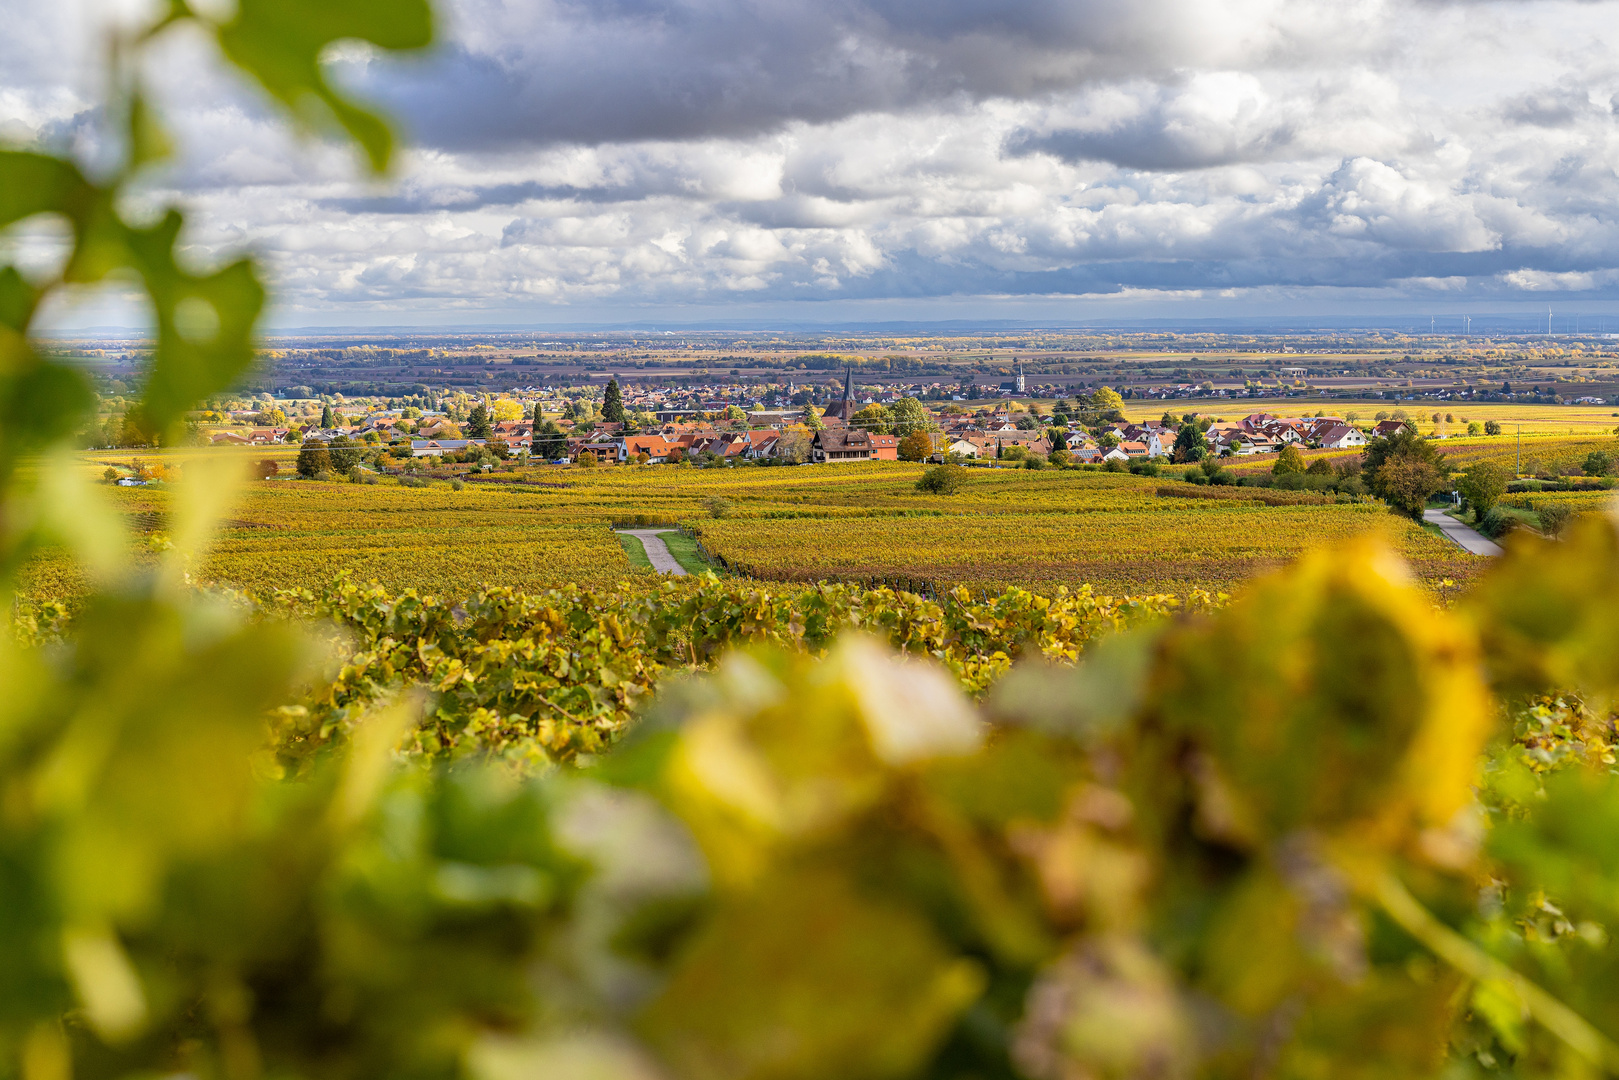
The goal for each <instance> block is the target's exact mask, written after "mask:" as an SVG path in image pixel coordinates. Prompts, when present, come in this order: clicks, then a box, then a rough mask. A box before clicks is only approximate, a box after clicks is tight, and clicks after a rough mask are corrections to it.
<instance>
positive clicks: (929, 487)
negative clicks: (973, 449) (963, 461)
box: [916, 465, 967, 495]
mask: <svg viewBox="0 0 1619 1080" xmlns="http://www.w3.org/2000/svg"><path fill="white" fill-rule="evenodd" d="M966 482H967V470H966V469H965V468H963V467H962V466H960V465H935V466H933V467H932V468H931V469H928V470H927V471H926V472H924V473H923V474H922V478H921V479H920V480H918V481H917V482H916V490H918V491H921V492H925V493H926V494H929V495H954V494H955V493H956V492H958V491H960V490H961V487H962V485H963V484H965V483H966Z"/></svg>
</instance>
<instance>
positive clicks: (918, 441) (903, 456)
mask: <svg viewBox="0 0 1619 1080" xmlns="http://www.w3.org/2000/svg"><path fill="white" fill-rule="evenodd" d="M932 453H933V436H932V435H931V434H929V433H928V432H926V431H913V432H911V433H910V434H909V435H907V436H905V437H904V438H903V439H901V440H900V441H899V459H900V460H901V461H926V460H927V459H928V457H929V456H930V455H931V454H932Z"/></svg>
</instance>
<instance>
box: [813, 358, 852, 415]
mask: <svg viewBox="0 0 1619 1080" xmlns="http://www.w3.org/2000/svg"><path fill="white" fill-rule="evenodd" d="M853 404H854V365H852V364H851V365H850V366H849V367H847V368H845V369H844V373H843V400H842V401H840V402H838V403H836V404H835V405H828V406H827V407H826V412H824V413H822V414H821V415H822V416H835V417H837V418H838V419H839V420H842V421H843V422H844V423H845V424H847V423H848V422H849V417H850V416H852V415H854V408H853Z"/></svg>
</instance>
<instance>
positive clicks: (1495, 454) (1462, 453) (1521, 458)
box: [1228, 434, 1619, 476]
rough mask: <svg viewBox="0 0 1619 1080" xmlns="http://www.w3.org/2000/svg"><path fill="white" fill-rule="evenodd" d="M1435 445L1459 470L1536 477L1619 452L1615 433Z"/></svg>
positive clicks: (1254, 463) (1251, 463)
mask: <svg viewBox="0 0 1619 1080" xmlns="http://www.w3.org/2000/svg"><path fill="white" fill-rule="evenodd" d="M1435 445H1436V446H1437V447H1438V449H1439V452H1440V453H1441V454H1443V455H1445V457H1446V458H1447V459H1449V460H1450V462H1451V464H1452V465H1453V467H1455V468H1457V469H1465V468H1466V467H1467V466H1468V465H1471V464H1473V463H1474V462H1477V461H1491V462H1494V463H1495V464H1497V465H1500V466H1502V467H1503V468H1505V469H1506V470H1507V471H1508V472H1512V471H1513V470H1514V469H1520V471H1521V472H1522V473H1523V475H1525V476H1533V475H1535V474H1536V473H1537V472H1540V471H1542V470H1545V471H1547V472H1551V473H1556V474H1559V475H1561V474H1565V473H1578V472H1579V471H1580V465H1581V464H1582V463H1583V462H1584V461H1585V459H1586V456H1587V455H1589V454H1590V453H1591V452H1592V451H1593V450H1601V451H1603V452H1605V453H1607V454H1610V455H1613V454H1619V437H1615V436H1614V435H1612V434H1595V435H1529V434H1525V435H1524V436H1523V439H1522V441H1521V443H1520V441H1519V439H1518V437H1517V436H1515V435H1463V436H1457V437H1454V438H1448V439H1443V440H1440V441H1439V442H1437V443H1436V444H1435ZM1302 453H1303V456H1304V460H1305V461H1307V462H1309V461H1314V460H1315V459H1316V458H1326V459H1327V460H1328V461H1333V460H1336V459H1339V458H1350V457H1355V456H1356V455H1358V454H1359V453H1360V450H1359V449H1358V448H1357V449H1354V450H1304V451H1302ZM1275 460H1276V459H1275V458H1274V457H1273V456H1271V455H1268V454H1264V455H1261V454H1256V455H1253V456H1252V457H1246V458H1236V459H1234V460H1231V461H1230V462H1229V466H1228V467H1229V468H1231V469H1232V470H1233V471H1234V472H1236V473H1238V474H1239V475H1240V474H1246V473H1253V472H1269V471H1270V469H1271V466H1272V465H1273V464H1275ZM1520 466H1521V468H1520Z"/></svg>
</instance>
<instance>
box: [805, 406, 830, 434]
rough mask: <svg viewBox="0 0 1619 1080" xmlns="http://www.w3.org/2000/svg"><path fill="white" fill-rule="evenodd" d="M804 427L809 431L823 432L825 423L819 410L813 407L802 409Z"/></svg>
mask: <svg viewBox="0 0 1619 1080" xmlns="http://www.w3.org/2000/svg"><path fill="white" fill-rule="evenodd" d="M804 426H805V427H806V428H808V429H809V430H811V431H825V430H826V423H825V421H823V420H822V419H821V410H819V409H817V408H816V407H815V406H814V405H806V406H805V407H804Z"/></svg>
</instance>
